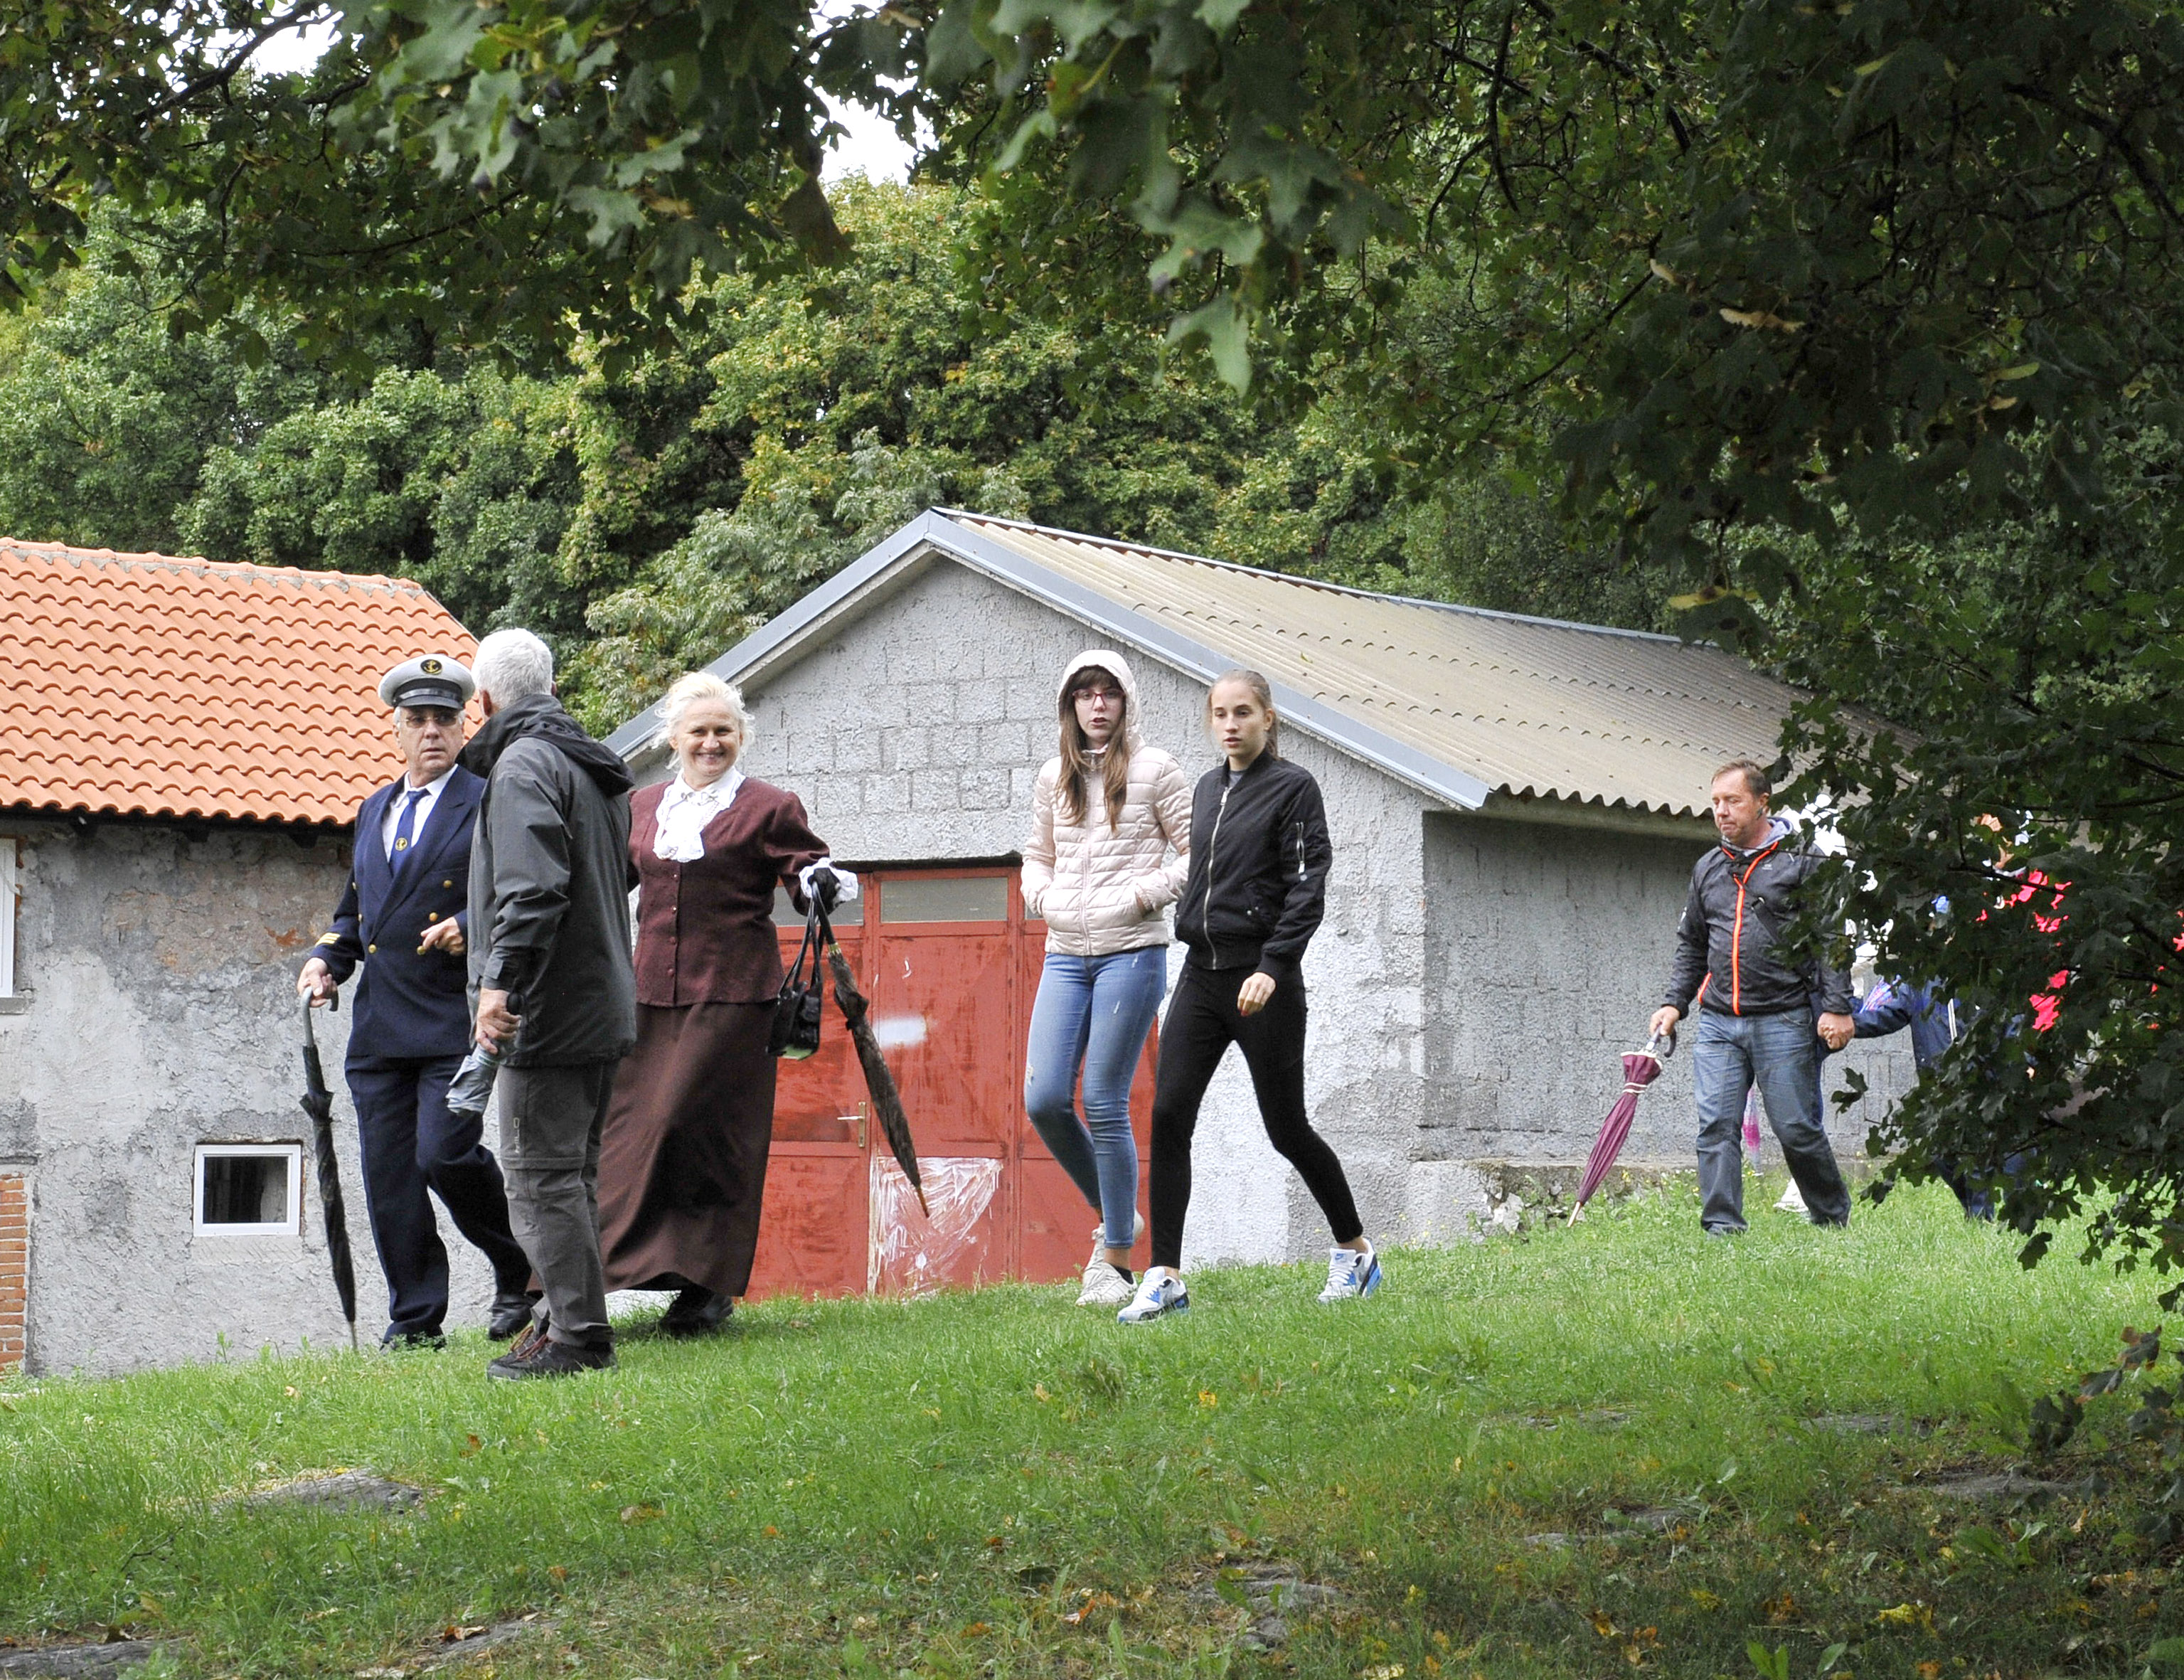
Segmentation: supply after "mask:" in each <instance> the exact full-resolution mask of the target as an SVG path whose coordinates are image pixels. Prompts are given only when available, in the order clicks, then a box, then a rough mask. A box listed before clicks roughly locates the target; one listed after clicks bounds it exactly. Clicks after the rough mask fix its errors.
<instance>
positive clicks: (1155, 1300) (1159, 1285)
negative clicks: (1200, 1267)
mask: <svg viewBox="0 0 2184 1680" xmlns="http://www.w3.org/2000/svg"><path fill="white" fill-rule="evenodd" d="M1189 1311H1190V1291H1188V1290H1186V1289H1185V1288H1184V1287H1183V1280H1182V1279H1181V1278H1179V1277H1178V1276H1177V1275H1175V1274H1174V1273H1173V1272H1172V1271H1170V1270H1168V1269H1167V1267H1166V1266H1148V1267H1147V1268H1146V1269H1145V1273H1144V1275H1141V1276H1140V1277H1139V1279H1138V1293H1137V1298H1136V1299H1134V1300H1133V1301H1132V1302H1131V1303H1130V1304H1129V1305H1128V1306H1127V1307H1125V1308H1123V1310H1122V1311H1121V1312H1119V1313H1117V1314H1115V1322H1116V1323H1117V1324H1150V1323H1151V1321H1152V1320H1155V1319H1156V1318H1160V1317H1162V1316H1163V1315H1164V1314H1168V1313H1187V1312H1189Z"/></svg>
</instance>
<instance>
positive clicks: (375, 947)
mask: <svg viewBox="0 0 2184 1680" xmlns="http://www.w3.org/2000/svg"><path fill="white" fill-rule="evenodd" d="M378 949H379V947H378V946H376V945H367V946H365V950H366V951H368V952H370V951H376V950H378Z"/></svg>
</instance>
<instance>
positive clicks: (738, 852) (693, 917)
mask: <svg viewBox="0 0 2184 1680" xmlns="http://www.w3.org/2000/svg"><path fill="white" fill-rule="evenodd" d="M667 785H668V784H666V783H665V782H662V783H660V784H657V785H655V786H653V787H649V788H639V789H638V790H637V792H636V793H634V794H633V795H631V796H630V825H629V857H630V862H631V864H632V866H633V868H634V871H635V873H636V876H637V880H638V885H639V887H640V888H642V889H643V890H642V891H641V892H640V893H639V895H638V901H637V1001H638V1002H639V1003H643V1004H649V1005H651V1006H652V1007H655V1008H664V1007H674V1006H677V1005H679V1004H684V1003H771V1002H773V1000H774V997H775V996H776V995H777V993H778V992H779V991H780V990H781V943H780V940H779V939H778V938H777V936H776V935H775V933H774V927H773V889H774V884H775V883H776V882H777V881H778V882H781V883H783V884H784V885H788V886H789V888H790V890H791V892H792V894H794V896H796V897H797V898H798V900H799V901H801V899H802V894H801V893H800V892H799V891H798V890H797V889H796V888H795V885H794V882H795V879H796V872H797V871H798V870H799V869H801V868H803V867H804V866H805V864H807V863H816V862H818V861H819V860H820V859H821V858H822V857H825V856H826V855H827V842H826V841H824V840H821V839H820V838H819V836H818V835H816V834H813V833H812V832H811V824H810V823H808V822H807V821H806V820H805V815H804V802H803V801H801V800H799V799H798V798H797V796H796V795H794V794H793V793H788V792H785V791H783V790H782V789H780V788H777V787H775V786H773V785H772V784H770V783H766V782H760V781H755V780H749V779H746V780H745V781H744V784H743V785H742V786H741V787H740V788H738V789H737V790H736V798H735V803H734V804H733V805H731V806H729V807H728V808H727V810H726V811H724V812H721V814H720V815H719V816H717V817H716V818H713V820H712V821H711V822H710V823H707V824H706V825H705V856H704V857H700V858H699V859H698V860H697V861H696V862H691V863H677V862H674V861H673V860H672V859H671V858H666V857H655V856H654V854H653V850H652V847H653V843H654V841H655V840H657V839H658V838H659V835H660V801H661V800H662V799H663V798H665V797H666V793H667Z"/></svg>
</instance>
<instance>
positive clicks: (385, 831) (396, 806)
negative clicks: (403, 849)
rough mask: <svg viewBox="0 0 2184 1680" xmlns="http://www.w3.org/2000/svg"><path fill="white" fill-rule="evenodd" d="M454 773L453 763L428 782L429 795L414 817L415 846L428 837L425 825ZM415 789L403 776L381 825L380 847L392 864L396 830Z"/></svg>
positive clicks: (412, 834) (412, 838) (412, 840)
mask: <svg viewBox="0 0 2184 1680" xmlns="http://www.w3.org/2000/svg"><path fill="white" fill-rule="evenodd" d="M454 773H455V767H454V765H452V764H450V765H449V766H448V767H447V768H446V769H444V770H443V771H441V772H440V773H439V774H438V775H437V776H436V777H434V778H433V779H432V780H431V781H429V782H427V783H426V784H425V787H424V794H425V796H424V798H422V799H421V800H419V801H417V814H416V815H415V817H413V818H410V819H409V844H410V845H411V846H415V845H416V844H417V842H418V841H419V840H422V839H424V837H425V824H426V822H427V821H429V820H430V819H431V818H432V807H434V806H436V805H437V804H438V803H439V802H440V795H442V794H443V793H444V792H446V791H447V787H448V777H450V776H452V775H454ZM415 791H416V790H415V789H413V788H412V787H411V786H410V785H409V778H408V777H406V776H405V777H404V778H403V779H402V786H401V788H400V790H398V792H397V793H396V794H395V795H394V797H393V798H392V799H390V800H388V801H387V815H386V816H385V817H384V818H382V819H381V821H380V824H379V845H380V849H381V850H382V851H385V852H386V854H387V862H389V863H392V862H393V861H394V831H395V829H398V828H399V827H400V826H401V825H402V807H404V806H405V805H407V804H408V803H409V795H411V794H412V793H414V792H415Z"/></svg>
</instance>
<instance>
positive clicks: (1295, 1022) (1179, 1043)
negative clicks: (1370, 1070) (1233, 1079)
mask: <svg viewBox="0 0 2184 1680" xmlns="http://www.w3.org/2000/svg"><path fill="white" fill-rule="evenodd" d="M1247 974H1248V971H1247V970H1245V969H1242V968H1192V967H1190V965H1189V964H1187V963H1186V964H1185V965H1184V970H1183V978H1182V979H1181V980H1178V982H1177V983H1176V988H1175V997H1174V999H1173V1002H1170V1003H1169V1005H1168V1007H1167V1019H1166V1020H1165V1021H1163V1022H1162V1023H1161V1041H1160V1074H1159V1078H1158V1080H1157V1082H1156V1085H1155V1086H1154V1089H1153V1164H1152V1202H1153V1257H1152V1263H1153V1264H1155V1265H1156V1266H1170V1267H1176V1266H1180V1265H1181V1264H1183V1221H1184V1215H1185V1214H1187V1213H1189V1212H1190V1139H1191V1134H1192V1133H1194V1132H1195V1131H1196V1130H1198V1107H1199V1104H1200V1103H1201V1102H1204V1101H1205V1099H1206V1086H1208V1085H1210V1084H1212V1081H1213V1071H1214V1069H1217V1068H1218V1067H1219V1066H1220V1065H1221V1058H1222V1057H1223V1055H1225V1054H1226V1053H1227V1052H1228V1049H1229V1046H1230V1045H1231V1044H1234V1045H1235V1046H1237V1047H1239V1048H1240V1049H1241V1050H1242V1051H1243V1052H1244V1065H1245V1067H1246V1068H1247V1069H1250V1070H1251V1089H1252V1091H1253V1092H1254V1093H1255V1094H1256V1096H1257V1097H1258V1099H1259V1119H1261V1120H1262V1122H1264V1124H1265V1125H1266V1128H1267V1137H1268V1141H1270V1142H1272V1143H1273V1146H1274V1147H1275V1149H1276V1150H1278V1151H1279V1152H1280V1153H1281V1155H1282V1157H1283V1158H1284V1159H1285V1160H1286V1161H1288V1162H1289V1164H1290V1165H1291V1166H1293V1167H1295V1169H1297V1171H1298V1173H1299V1174H1300V1175H1302V1177H1303V1179H1304V1181H1305V1187H1306V1188H1307V1189H1308V1190H1310V1191H1311V1192H1312V1197H1313V1199H1314V1200H1315V1201H1317V1202H1318V1203H1319V1210H1320V1212H1322V1213H1323V1214H1326V1215H1327V1223H1328V1224H1329V1226H1331V1227H1332V1228H1333V1230H1334V1240H1335V1241H1336V1242H1351V1241H1352V1240H1354V1239H1355V1238H1357V1237H1358V1236H1362V1235H1363V1234H1364V1231H1365V1225H1364V1222H1363V1221H1362V1220H1360V1219H1359V1218H1358V1217H1357V1203H1356V1202H1354V1201H1353V1200H1351V1195H1350V1180H1348V1179H1347V1178H1346V1177H1344V1176H1343V1172H1342V1163H1341V1162H1340V1161H1339V1160H1337V1159H1336V1158H1335V1155H1334V1150H1332V1149H1330V1148H1329V1147H1327V1140H1326V1139H1325V1138H1323V1137H1322V1136H1320V1135H1319V1134H1318V1132H1316V1131H1314V1130H1312V1121H1311V1120H1310V1119H1307V1117H1306V1114H1305V1110H1304V1029H1305V1000H1304V982H1303V981H1302V980H1298V979H1291V980H1284V981H1283V982H1282V983H1281V984H1280V985H1278V986H1276V987H1275V988H1274V995H1273V996H1272V997H1270V998H1268V1000H1267V1006H1266V1007H1265V1008H1263V1009H1262V1010H1260V1011H1259V1013H1257V1014H1256V1015H1245V1014H1244V1013H1240V1011H1239V1010H1238V1009H1237V1007H1236V994H1237V992H1238V991H1239V990H1240V989H1241V987H1242V986H1243V984H1244V981H1245V979H1246V977H1247Z"/></svg>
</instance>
